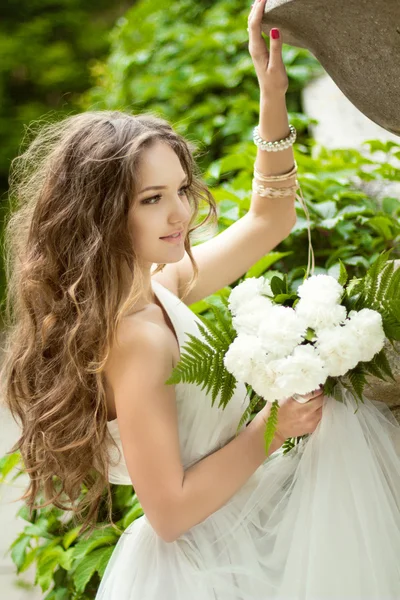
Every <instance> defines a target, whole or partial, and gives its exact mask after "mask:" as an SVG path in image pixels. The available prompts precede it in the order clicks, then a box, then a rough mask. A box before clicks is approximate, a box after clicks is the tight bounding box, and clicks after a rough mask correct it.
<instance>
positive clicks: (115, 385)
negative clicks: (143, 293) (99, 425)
mask: <svg viewBox="0 0 400 600" xmlns="http://www.w3.org/2000/svg"><path fill="white" fill-rule="evenodd" d="M116 341H117V343H116V344H114V345H113V347H112V348H111V350H110V353H109V356H108V359H107V363H106V366H105V368H104V376H103V381H104V387H105V392H106V402H107V412H108V420H112V419H115V418H116V417H117V412H118V407H117V402H118V401H117V396H118V390H119V389H120V388H121V387H125V385H126V384H128V385H129V381H132V379H133V378H134V376H135V373H136V374H137V373H138V372H140V373H141V374H142V376H143V377H153V376H154V375H155V374H156V373H157V375H158V377H159V378H160V379H161V378H163V377H164V380H166V379H168V377H169V373H170V372H171V371H172V366H173V351H172V349H171V342H170V340H169V337H168V335H167V332H166V330H165V329H164V328H163V327H162V326H160V325H159V324H158V323H156V322H154V321H151V320H147V319H144V318H137V317H136V316H134V315H132V316H131V317H128V318H126V319H125V320H124V321H123V322H122V323H121V325H120V327H119V330H118V332H117V338H116Z"/></svg>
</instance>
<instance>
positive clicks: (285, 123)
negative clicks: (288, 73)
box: [255, 94, 294, 187]
mask: <svg viewBox="0 0 400 600" xmlns="http://www.w3.org/2000/svg"><path fill="white" fill-rule="evenodd" d="M258 131H259V134H260V135H261V137H262V138H263V139H264V140H267V141H268V142H275V141H279V140H281V139H283V138H285V137H287V136H288V135H289V133H290V130H289V118H288V113H287V109H286V96H276V97H266V96H263V95H262V94H261V96H260V118H259V129H258ZM255 165H256V169H257V170H258V171H260V173H262V174H263V175H265V176H269V175H283V174H284V173H288V172H289V171H290V170H291V169H292V167H293V165H294V154H293V146H289V148H286V150H280V151H279V152H266V151H265V150H261V149H260V148H257V157H256V162H255ZM290 185H293V181H284V182H282V183H279V186H282V187H288V186H290Z"/></svg>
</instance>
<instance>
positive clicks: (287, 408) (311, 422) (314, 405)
mask: <svg viewBox="0 0 400 600" xmlns="http://www.w3.org/2000/svg"><path fill="white" fill-rule="evenodd" d="M299 395H303V396H304V397H305V398H310V400H309V401H308V402H306V403H305V404H300V403H299V402H297V401H296V400H294V398H293V397H292V396H289V398H285V399H284V400H279V410H278V428H277V430H276V433H275V437H276V438H278V439H279V440H280V441H282V443H283V442H284V441H285V440H287V439H288V438H294V437H299V436H302V435H305V434H307V433H313V431H315V429H316V428H317V426H318V424H319V422H320V420H321V418H322V409H323V405H324V402H325V396H324V390H323V389H321V388H319V389H317V390H314V391H313V392H310V393H309V394H299ZM270 410H271V403H270V402H267V404H266V405H265V406H264V408H262V409H261V411H260V413H262V417H263V419H264V422H265V423H267V420H268V417H269V414H270Z"/></svg>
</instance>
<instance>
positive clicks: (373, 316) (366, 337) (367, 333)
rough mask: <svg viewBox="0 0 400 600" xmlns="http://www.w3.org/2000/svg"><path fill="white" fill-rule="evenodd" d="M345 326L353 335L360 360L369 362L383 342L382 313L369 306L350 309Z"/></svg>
mask: <svg viewBox="0 0 400 600" xmlns="http://www.w3.org/2000/svg"><path fill="white" fill-rule="evenodd" d="M346 326H347V328H348V330H349V332H351V334H352V335H353V336H354V344H355V345H356V346H357V352H358V357H359V360H360V361H363V362H369V361H370V360H372V359H373V357H374V356H375V354H376V353H377V352H380V350H382V348H383V347H384V344H385V337H386V336H385V331H384V329H383V323H382V315H381V314H380V313H379V312H378V311H376V310H372V309H370V308H363V309H361V310H360V311H354V310H352V311H350V313H349V319H348V320H347V323H346Z"/></svg>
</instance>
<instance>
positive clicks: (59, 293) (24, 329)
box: [1, 110, 217, 532]
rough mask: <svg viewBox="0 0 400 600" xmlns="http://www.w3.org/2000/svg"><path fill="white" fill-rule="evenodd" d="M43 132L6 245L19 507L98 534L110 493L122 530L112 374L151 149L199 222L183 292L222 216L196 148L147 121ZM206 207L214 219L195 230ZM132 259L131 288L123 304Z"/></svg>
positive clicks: (24, 164) (93, 121)
mask: <svg viewBox="0 0 400 600" xmlns="http://www.w3.org/2000/svg"><path fill="white" fill-rule="evenodd" d="M34 133H35V136H34V139H33V140H32V141H31V142H30V143H29V145H28V147H27V149H26V150H25V151H24V152H23V153H22V154H21V155H20V156H18V157H16V158H15V159H14V160H13V161H12V164H11V170H10V178H9V183H10V196H9V197H10V200H11V211H10V215H9V217H8V219H7V222H6V229H5V238H4V243H5V261H6V275H7V288H8V289H7V296H6V328H5V332H4V333H5V338H4V341H5V346H4V348H3V350H4V356H3V364H2V370H1V377H2V390H3V401H4V402H5V404H6V405H7V407H8V408H9V409H10V411H11V413H12V415H13V417H14V419H16V418H18V419H19V421H20V424H21V427H22V432H21V436H20V438H19V439H18V441H17V442H16V443H15V445H14V446H13V448H12V449H11V450H10V451H9V453H11V452H15V451H17V450H19V451H20V453H21V457H22V461H23V465H24V469H25V470H26V472H27V473H28V474H29V478H30V481H29V486H28V488H27V490H26V492H25V494H24V495H23V496H22V497H21V499H24V500H26V504H27V506H28V507H29V509H30V512H31V515H32V511H33V510H34V509H37V508H43V507H45V506H47V505H49V504H53V505H54V506H56V507H58V508H61V509H63V510H69V511H72V514H73V518H74V519H75V520H76V519H77V520H78V521H79V522H80V523H82V521H83V526H82V529H81V532H84V531H86V530H87V529H89V530H90V532H91V531H92V530H93V529H94V527H95V524H96V519H97V518H98V513H99V508H100V505H101V502H102V498H103V496H104V492H105V490H106V491H107V497H106V503H107V508H108V518H109V520H110V521H111V523H113V520H112V506H111V503H112V496H111V487H110V484H109V482H108V466H109V444H114V446H116V445H115V442H114V441H113V439H112V436H111V434H110V433H109V431H108V428H107V406H106V395H105V381H104V373H103V370H104V366H105V363H106V361H107V359H108V356H109V353H110V349H111V347H112V345H113V344H114V343H115V342H116V334H117V328H118V325H119V323H120V321H121V319H122V318H123V316H124V315H125V314H126V313H127V312H129V310H130V309H131V308H132V307H133V306H134V304H135V301H136V300H137V298H138V296H139V295H140V292H141V278H140V269H139V267H138V259H137V256H136V255H135V252H134V240H133V239H132V237H131V234H130V232H129V230H128V222H127V216H128V211H129V208H130V205H131V203H132V198H134V197H135V196H136V194H137V192H138V189H137V185H138V184H139V182H138V181H137V179H138V177H137V172H138V165H139V162H140V157H141V154H142V151H143V150H144V149H145V148H148V147H149V146H151V144H153V143H154V142H155V141H157V140H162V141H163V142H166V143H168V144H169V145H170V146H171V148H172V149H173V150H174V151H175V152H176V154H177V156H178V157H179V159H180V162H181V164H182V167H183V169H184V170H185V172H186V174H187V175H188V178H189V181H188V185H189V189H188V190H187V196H188V198H189V202H190V204H191V206H192V209H193V215H192V219H191V221H190V223H189V228H188V233H187V236H186V239H185V242H184V247H185V250H186V251H187V253H188V255H189V257H190V260H191V262H192V266H193V271H194V275H193V278H192V280H191V281H190V282H189V285H188V286H187V288H186V290H185V294H184V295H186V294H187V293H188V292H189V291H190V289H192V286H193V284H194V283H195V281H196V279H197V276H198V268H197V264H196V262H195V260H194V258H193V255H192V253H191V249H190V240H189V235H190V234H191V233H192V232H193V231H195V230H196V229H198V228H199V227H201V226H202V225H205V224H207V223H208V222H209V221H210V217H212V224H213V225H214V222H215V220H216V216H217V209H216V203H215V200H214V198H213V196H212V194H211V193H210V191H209V190H208V188H207V186H206V185H205V184H204V183H203V181H202V179H201V175H200V172H199V167H198V166H197V164H196V163H195V161H194V158H193V155H192V153H193V152H194V151H195V150H196V145H195V144H194V143H192V142H190V141H187V140H185V139H184V138H183V137H182V136H180V135H179V134H178V133H176V132H175V131H174V130H173V128H172V126H171V125H170V124H169V123H168V122H167V121H165V120H163V119H161V118H159V117H157V116H154V115H152V114H150V113H147V114H141V115H131V114H128V113H125V112H122V111H108V110H104V111H88V112H84V113H81V114H77V115H73V116H68V117H67V118H64V119H63V120H61V121H58V122H55V123H47V122H45V123H44V125H41V124H40V123H39V129H38V131H35V132H34ZM13 200H14V201H15V204H16V205H15V207H13V206H12V201H13ZM201 200H205V202H206V203H207V204H208V213H207V215H206V216H205V218H204V219H203V220H202V221H201V222H200V223H198V224H197V225H194V223H195V220H196V218H197V216H198V214H199V206H200V201H201ZM13 208H15V209H14V210H13ZM124 261H125V262H126V264H127V265H128V267H129V269H130V272H131V274H132V282H133V283H132V288H131V292H130V294H129V296H128V298H127V300H126V301H125V302H124V304H123V305H122V307H121V306H120V303H121V298H122V269H121V268H122V264H123V262H124ZM164 266H165V265H158V266H157V269H156V270H155V271H154V272H155V273H157V272H159V271H160V270H161V269H162V268H163V267H164ZM82 490H85V493H84V494H83V493H82ZM39 492H40V494H41V495H42V496H44V500H45V502H44V503H43V504H41V505H40V504H37V503H35V500H36V499H37V497H38V493H39ZM66 503H68V504H66ZM84 516H85V517H86V519H85V520H84Z"/></svg>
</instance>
